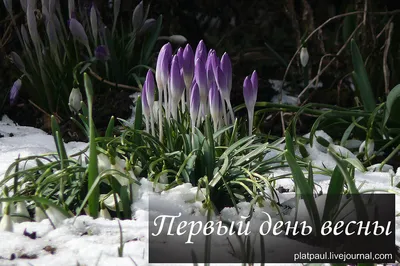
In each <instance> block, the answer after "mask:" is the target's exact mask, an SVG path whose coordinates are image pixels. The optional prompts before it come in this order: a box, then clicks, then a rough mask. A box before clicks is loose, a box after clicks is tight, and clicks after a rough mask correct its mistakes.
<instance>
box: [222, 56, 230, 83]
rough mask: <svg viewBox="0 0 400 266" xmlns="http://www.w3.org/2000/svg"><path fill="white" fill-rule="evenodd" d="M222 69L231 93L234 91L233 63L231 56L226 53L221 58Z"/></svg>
mask: <svg viewBox="0 0 400 266" xmlns="http://www.w3.org/2000/svg"><path fill="white" fill-rule="evenodd" d="M221 69H222V71H223V72H224V74H225V76H226V80H227V83H228V84H227V85H228V89H229V91H231V90H232V63H231V59H230V58H229V55H228V54H227V53H224V54H223V55H222V58H221Z"/></svg>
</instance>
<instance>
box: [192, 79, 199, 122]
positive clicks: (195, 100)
mask: <svg viewBox="0 0 400 266" xmlns="http://www.w3.org/2000/svg"><path fill="white" fill-rule="evenodd" d="M191 92H192V94H191V96H190V116H191V119H192V121H196V118H197V116H198V114H199V108H200V93H199V86H198V85H197V83H193V86H192V89H191Z"/></svg>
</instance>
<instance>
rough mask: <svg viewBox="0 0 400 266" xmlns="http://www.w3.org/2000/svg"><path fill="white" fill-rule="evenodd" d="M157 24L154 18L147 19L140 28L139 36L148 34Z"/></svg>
mask: <svg viewBox="0 0 400 266" xmlns="http://www.w3.org/2000/svg"><path fill="white" fill-rule="evenodd" d="M155 24H156V20H155V19H154V18H149V19H146V20H145V22H144V23H143V26H142V27H141V28H140V31H139V35H140V34H144V33H145V32H147V31H148V30H149V29H150V28H152V27H153V26H154V25H155Z"/></svg>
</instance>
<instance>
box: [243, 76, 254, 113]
mask: <svg viewBox="0 0 400 266" xmlns="http://www.w3.org/2000/svg"><path fill="white" fill-rule="evenodd" d="M256 96H257V95H256ZM243 98H244V102H245V104H246V107H247V109H248V110H252V109H254V105H255V103H256V102H255V97H254V90H253V85H252V83H251V80H250V78H249V77H246V78H245V79H244V82H243Z"/></svg>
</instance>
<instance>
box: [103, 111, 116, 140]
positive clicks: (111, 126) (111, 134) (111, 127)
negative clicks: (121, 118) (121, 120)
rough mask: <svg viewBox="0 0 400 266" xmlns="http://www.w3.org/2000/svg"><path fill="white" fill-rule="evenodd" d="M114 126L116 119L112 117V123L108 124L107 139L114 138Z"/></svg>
mask: <svg viewBox="0 0 400 266" xmlns="http://www.w3.org/2000/svg"><path fill="white" fill-rule="evenodd" d="M114 124H115V118H114V116H112V117H111V119H110V122H108V126H107V130H106V134H105V137H106V138H111V137H112V136H113V131H114Z"/></svg>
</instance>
